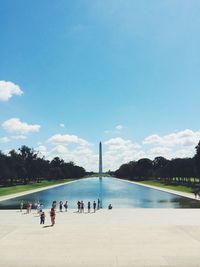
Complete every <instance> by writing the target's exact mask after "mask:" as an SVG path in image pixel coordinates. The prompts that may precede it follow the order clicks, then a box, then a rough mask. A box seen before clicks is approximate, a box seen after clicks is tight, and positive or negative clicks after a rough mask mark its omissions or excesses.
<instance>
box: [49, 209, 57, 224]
mask: <svg viewBox="0 0 200 267" xmlns="http://www.w3.org/2000/svg"><path fill="white" fill-rule="evenodd" d="M50 217H51V226H54V224H55V220H56V212H55V209H54V208H51V211H50Z"/></svg>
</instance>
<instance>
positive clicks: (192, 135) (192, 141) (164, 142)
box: [143, 129, 200, 147]
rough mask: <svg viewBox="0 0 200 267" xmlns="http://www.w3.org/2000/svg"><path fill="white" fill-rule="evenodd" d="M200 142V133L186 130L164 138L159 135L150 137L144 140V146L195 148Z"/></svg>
mask: <svg viewBox="0 0 200 267" xmlns="http://www.w3.org/2000/svg"><path fill="white" fill-rule="evenodd" d="M199 140H200V131H197V132H193V131H192V130H189V129H186V130H184V131H180V132H175V133H171V134H168V135H164V136H159V135H157V134H154V135H151V136H148V137H146V138H145V139H144V141H143V144H148V145H161V146H167V147H173V146H176V145H181V146H195V145H196V144H197V143H198V141H199Z"/></svg>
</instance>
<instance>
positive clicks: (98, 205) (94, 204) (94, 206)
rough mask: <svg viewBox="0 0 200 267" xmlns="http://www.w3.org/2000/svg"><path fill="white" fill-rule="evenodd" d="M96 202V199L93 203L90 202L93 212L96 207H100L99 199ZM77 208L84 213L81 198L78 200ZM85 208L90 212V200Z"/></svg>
mask: <svg viewBox="0 0 200 267" xmlns="http://www.w3.org/2000/svg"><path fill="white" fill-rule="evenodd" d="M97 203H98V204H97ZM97 203H96V201H94V202H93V204H92V208H93V210H94V212H96V209H100V201H99V199H98V202H97ZM77 208H78V212H79V213H84V210H85V204H84V202H83V201H82V200H81V201H79V200H78V202H77ZM87 210H88V213H90V210H91V202H90V201H88V203H87Z"/></svg>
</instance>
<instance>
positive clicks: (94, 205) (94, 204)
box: [93, 201, 97, 212]
mask: <svg viewBox="0 0 200 267" xmlns="http://www.w3.org/2000/svg"><path fill="white" fill-rule="evenodd" d="M96 207H97V204H96V202H95V201H94V202H93V209H94V212H96Z"/></svg>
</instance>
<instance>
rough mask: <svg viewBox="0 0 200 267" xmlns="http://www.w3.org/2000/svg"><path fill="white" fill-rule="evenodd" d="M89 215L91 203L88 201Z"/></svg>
mask: <svg viewBox="0 0 200 267" xmlns="http://www.w3.org/2000/svg"><path fill="white" fill-rule="evenodd" d="M88 213H90V201H88Z"/></svg>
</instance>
